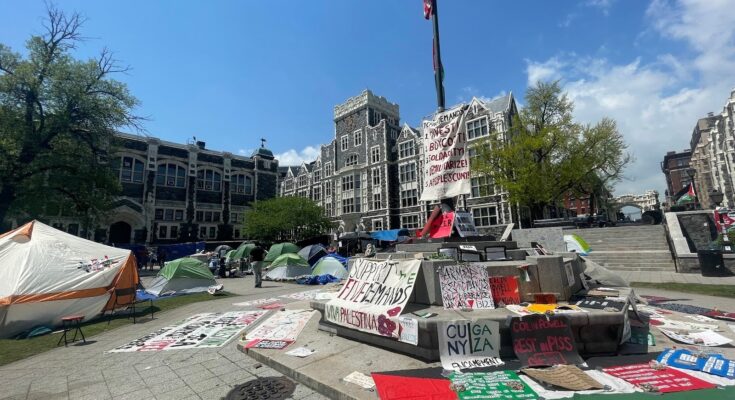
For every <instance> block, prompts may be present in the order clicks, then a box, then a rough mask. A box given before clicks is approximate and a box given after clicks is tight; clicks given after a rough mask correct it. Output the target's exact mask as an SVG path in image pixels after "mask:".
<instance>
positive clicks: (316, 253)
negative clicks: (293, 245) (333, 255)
mask: <svg viewBox="0 0 735 400" xmlns="http://www.w3.org/2000/svg"><path fill="white" fill-rule="evenodd" d="M299 255H300V256H301V257H303V258H304V259H306V260H307V261H309V265H312V266H313V265H314V264H316V262H317V261H319V259H320V258H322V257H324V256H326V255H327V250H326V249H325V248H324V246H322V245H320V244H312V245H309V246H306V247H304V248H303V249H301V250H299Z"/></svg>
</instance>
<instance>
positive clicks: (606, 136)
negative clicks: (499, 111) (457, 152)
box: [472, 81, 631, 219]
mask: <svg viewBox="0 0 735 400" xmlns="http://www.w3.org/2000/svg"><path fill="white" fill-rule="evenodd" d="M525 100H526V106H525V107H524V108H523V109H522V110H521V111H520V113H519V115H517V116H514V118H513V121H512V123H511V127H510V129H509V133H508V136H507V138H502V137H497V135H490V137H489V138H488V139H486V140H485V141H483V142H480V143H478V144H477V145H476V147H475V149H476V151H477V157H474V158H473V159H472V170H473V174H480V175H487V176H489V177H491V178H492V179H493V181H494V183H495V184H496V185H499V186H500V187H503V188H504V189H505V190H507V191H508V192H509V195H510V201H511V202H512V203H518V204H520V205H522V206H525V207H528V208H529V209H530V210H531V214H532V217H533V218H534V219H540V218H543V210H544V207H545V206H547V205H557V204H559V203H560V202H561V200H562V199H563V197H564V194H566V193H573V194H576V195H588V194H596V195H599V194H601V192H604V191H605V190H607V188H609V187H610V186H611V185H613V184H614V183H615V182H617V181H619V180H620V179H621V178H622V173H623V170H624V169H625V167H626V165H628V164H629V163H630V162H631V156H630V154H628V153H627V151H626V150H627V145H626V143H625V141H624V139H623V136H622V135H621V134H620V132H618V129H617V125H616V123H615V121H614V120H612V119H610V118H603V119H602V120H601V121H600V122H598V123H596V124H594V125H583V124H579V123H576V122H574V118H573V115H572V111H573V109H574V105H573V103H572V101H571V100H570V99H569V98H568V97H567V95H566V94H564V93H562V90H561V87H560V85H559V82H558V81H555V82H538V83H537V84H536V85H535V86H533V87H530V88H529V89H528V90H527V92H526V98H525ZM603 189H604V190H603Z"/></svg>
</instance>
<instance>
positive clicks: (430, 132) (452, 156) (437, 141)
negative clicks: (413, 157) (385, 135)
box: [421, 105, 471, 201]
mask: <svg viewBox="0 0 735 400" xmlns="http://www.w3.org/2000/svg"><path fill="white" fill-rule="evenodd" d="M465 110H466V106H464V105H463V106H459V107H455V108H453V109H451V110H448V111H446V112H442V113H437V114H435V115H434V118H433V119H431V120H425V121H423V123H422V128H423V129H422V132H423V135H424V140H423V146H424V180H423V182H424V188H423V190H422V191H421V201H434V200H440V199H445V198H450V197H455V196H459V195H461V194H468V193H470V189H471V185H470V159H469V155H468V152H467V138H466V135H465V123H464V119H465V115H466V112H465Z"/></svg>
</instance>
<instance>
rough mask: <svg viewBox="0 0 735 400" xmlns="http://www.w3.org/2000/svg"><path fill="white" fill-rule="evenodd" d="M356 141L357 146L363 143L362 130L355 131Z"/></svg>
mask: <svg viewBox="0 0 735 400" xmlns="http://www.w3.org/2000/svg"><path fill="white" fill-rule="evenodd" d="M354 143H355V146H359V145H361V144H362V131H357V132H355V134H354Z"/></svg>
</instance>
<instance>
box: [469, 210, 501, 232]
mask: <svg viewBox="0 0 735 400" xmlns="http://www.w3.org/2000/svg"><path fill="white" fill-rule="evenodd" d="M472 216H473V217H474V220H475V226H476V227H482V226H490V225H497V224H498V212H497V208H495V207H482V208H473V209H472Z"/></svg>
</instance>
